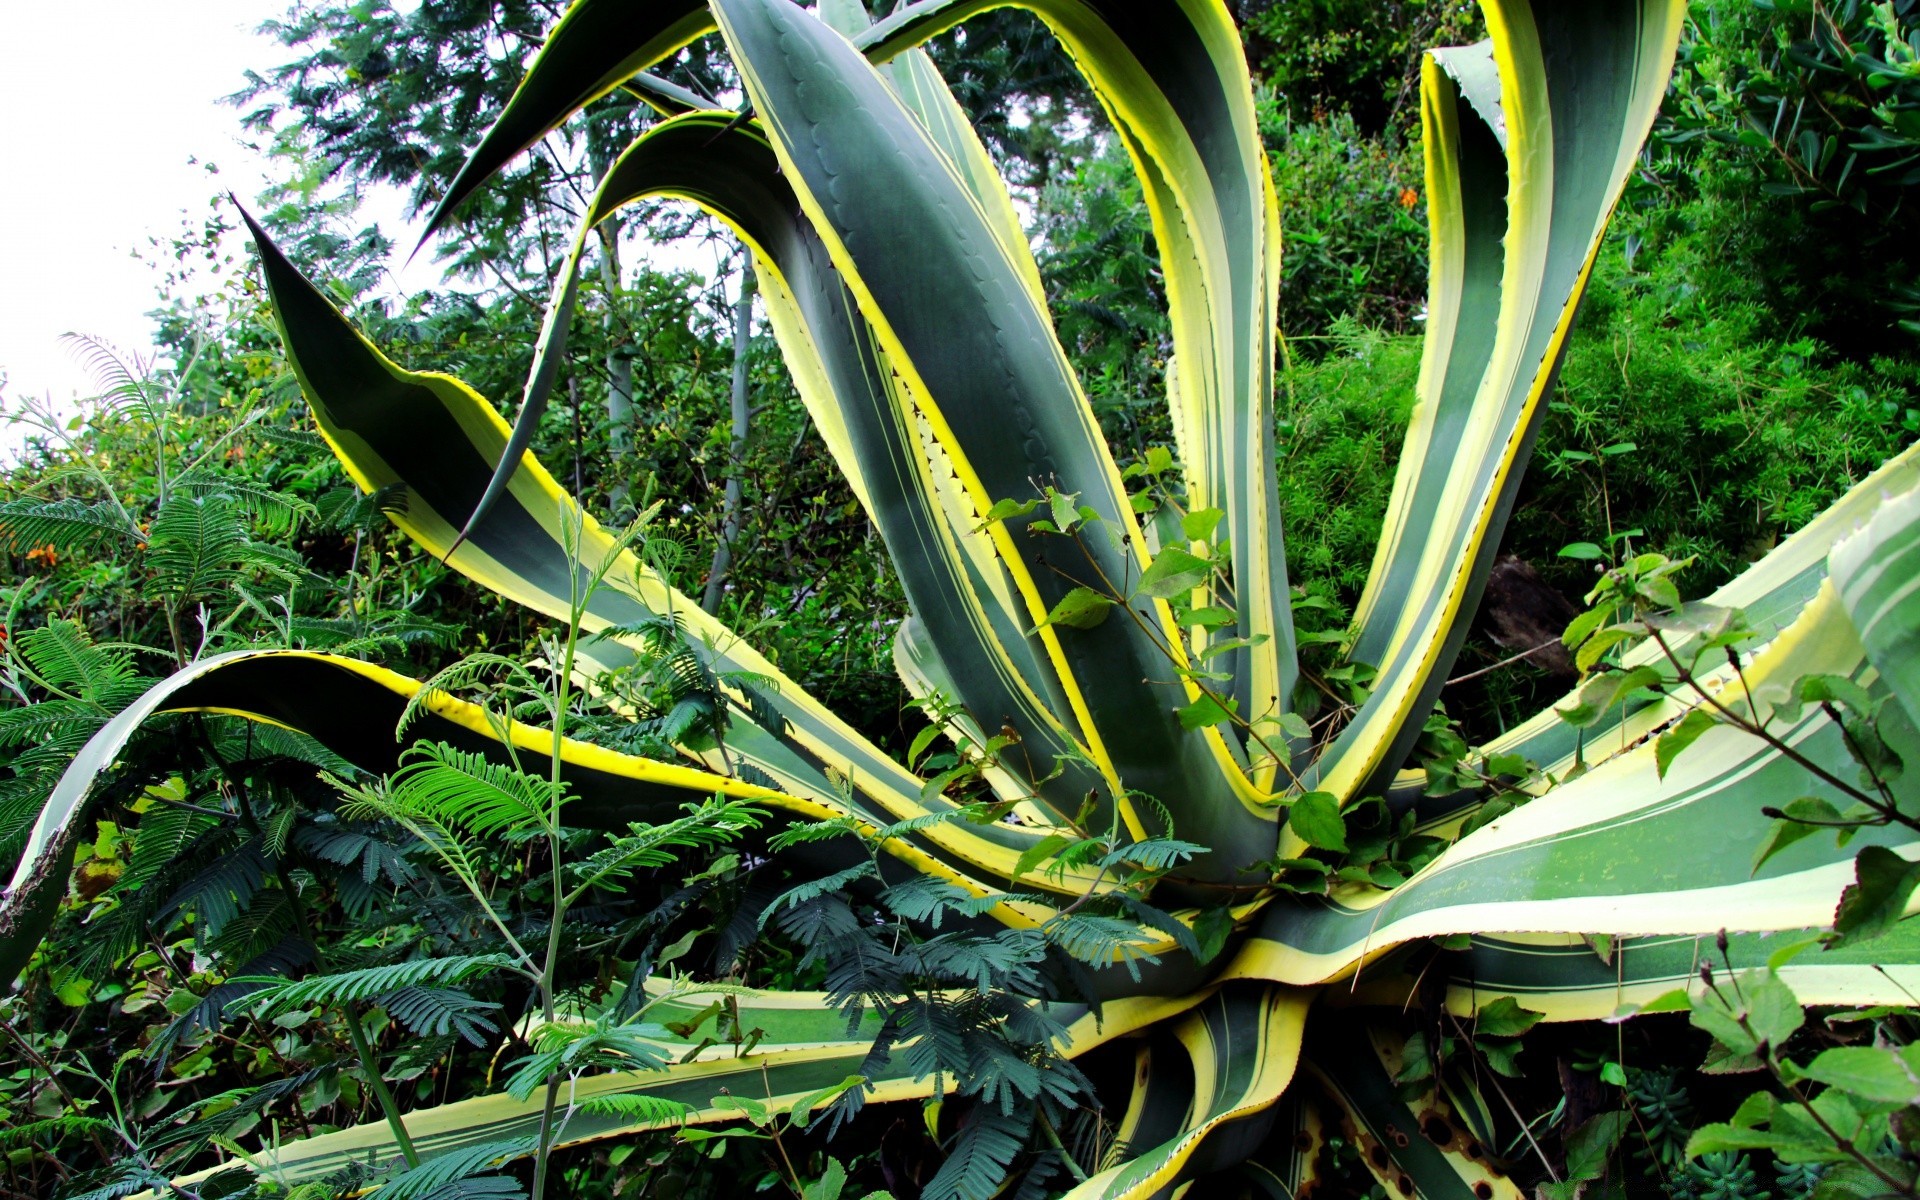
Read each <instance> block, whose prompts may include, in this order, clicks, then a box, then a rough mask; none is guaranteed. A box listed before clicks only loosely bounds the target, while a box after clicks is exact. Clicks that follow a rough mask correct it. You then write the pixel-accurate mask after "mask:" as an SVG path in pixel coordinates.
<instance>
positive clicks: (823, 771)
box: [253, 114, 1092, 890]
mask: <svg viewBox="0 0 1920 1200" xmlns="http://www.w3.org/2000/svg"><path fill="white" fill-rule="evenodd" d="M700 117H701V115H700V114H694V115H693V116H691V117H688V118H683V119H685V120H697V119H700ZM253 232H254V238H255V243H256V245H257V246H258V247H259V249H260V256H261V262H262V265H263V266H264V268H265V270H266V275H267V280H268V287H269V290H270V293H271V295H272V299H273V303H274V316H275V319H276V321H277V322H278V323H279V325H280V328H281V333H282V337H283V339H284V340H285V344H286V347H287V355H288V361H289V363H290V365H291V366H292V367H293V370H294V373H295V374H296V376H298V377H299V379H300V382H301V386H302V388H303V390H304V391H305V393H306V395H307V398H308V402H309V404H310V406H311V407H312V409H313V412H314V416H315V419H316V420H317V421H318V422H319V424H320V427H321V430H322V432H323V433H324V434H325V435H326V437H327V439H328V441H329V443H330V444H331V445H332V446H333V447H334V449H335V452H336V454H338V455H339V457H340V459H341V461H342V462H343V463H344V464H345V466H346V468H347V471H348V473H349V474H350V475H351V476H352V477H353V479H354V481H355V482H356V483H357V484H359V485H360V487H361V488H362V489H363V490H367V491H374V490H377V489H379V488H381V487H385V486H388V485H391V484H403V485H405V487H406V489H407V498H408V500H407V505H406V510H405V511H404V512H395V513H393V514H391V516H392V518H393V520H394V522H395V524H397V525H398V526H399V527H400V528H401V529H402V530H403V531H404V532H405V533H406V534H407V535H408V536H409V537H411V538H412V539H413V540H414V541H415V542H416V543H418V544H419V545H420V546H421V548H423V549H425V550H426V551H428V552H429V553H431V554H434V555H435V556H436V557H444V558H446V559H447V561H448V562H449V564H450V565H452V566H453V567H454V568H455V569H456V570H459V571H460V572H462V573H463V574H465V575H467V576H468V577H469V578H471V579H473V580H474V581H475V582H477V583H480V584H481V585H482V586H484V587H487V588H489V589H490V590H492V591H495V592H498V593H499V594H501V595H503V596H506V597H508V598H509V599H512V600H514V601H516V602H518V603H521V604H524V605H526V606H527V607H529V608H532V609H534V610H535V611H537V612H541V613H545V614H547V615H548V616H552V617H564V616H565V614H566V613H567V612H568V611H569V609H570V607H571V604H572V599H571V597H572V595H573V589H575V588H576V587H579V586H581V584H580V581H581V580H583V579H584V578H585V577H586V574H587V573H588V571H589V570H590V567H589V564H591V565H592V566H594V567H597V566H598V565H599V564H600V563H601V562H603V561H604V560H605V559H606V557H607V556H608V555H609V554H612V553H614V548H613V542H612V539H611V538H610V537H609V536H608V535H607V534H606V533H605V532H604V531H603V530H601V528H600V527H599V525H598V523H596V522H595V521H594V520H593V519H592V518H591V517H589V516H585V515H584V514H582V513H581V512H580V510H579V506H578V505H577V504H576V503H575V502H574V501H573V500H572V499H571V498H570V497H568V496H567V495H566V494H565V493H564V492H562V491H561V489H560V487H559V485H558V484H557V483H555V481H554V479H553V477H552V476H551V475H549V474H548V473H547V472H546V470H545V469H543V468H542V467H541V466H540V465H539V463H538V462H536V461H534V459H533V458H532V457H531V456H527V457H524V458H523V459H522V460H521V462H520V465H519V467H518V469H517V470H516V471H515V472H514V474H513V475H512V476H511V484H510V486H509V488H508V489H507V491H506V492H505V493H504V495H503V496H502V499H501V502H500V503H499V504H498V505H497V506H495V508H494V509H493V511H492V512H490V513H488V514H487V516H486V517H485V518H484V519H483V520H482V521H481V522H480V523H479V524H478V525H477V526H476V527H475V528H474V529H473V531H472V534H471V536H470V537H468V538H467V539H466V540H465V542H464V543H462V544H461V545H459V546H458V547H457V548H454V541H455V538H456V536H457V535H456V533H455V530H456V529H457V528H458V525H457V522H458V521H459V520H460V519H461V518H460V517H458V516H450V514H463V513H467V512H471V511H472V510H473V506H474V503H475V502H476V501H477V500H478V498H479V497H480V495H481V494H482V493H483V492H484V491H485V489H486V488H487V486H488V483H489V480H490V479H491V477H492V473H493V472H492V465H491V464H492V463H493V462H494V461H496V460H497V459H498V457H499V455H500V453H501V450H502V448H503V447H504V445H505V444H506V441H507V437H508V431H507V427H506V423H505V422H504V421H502V420H501V418H500V416H499V414H498V413H497V412H495V411H494V409H493V407H492V406H491V405H490V404H488V403H487V402H486V401H485V400H483V399H482V398H481V397H480V396H479V395H477V394H476V393H475V392H473V391H472V390H471V389H470V388H468V387H466V385H464V384H462V383H461V382H460V381H459V380H456V379H454V378H452V377H450V376H446V375H438V374H432V373H416V372H411V371H407V370H404V369H403V368H401V367H399V366H397V365H395V364H394V363H392V362H391V361H390V360H388V359H387V358H386V357H385V356H384V355H382V354H381V353H380V352H379V351H378V350H377V349H375V348H374V347H373V346H372V345H371V344H369V343H368V342H367V341H366V339H365V338H363V337H362V336H361V335H360V334H359V332H358V331H356V330H355V329H354V328H353V327H352V326H351V325H350V324H348V323H347V321H346V319H345V318H343V317H342V316H340V314H339V313H338V312H336V311H335V310H334V308H333V307H332V305H331V304H329V303H328V302H327V301H326V299H325V297H323V296H322V295H321V294H320V292H319V291H318V290H317V289H315V288H314V286H313V285H312V284H311V283H309V282H308V281H307V280H306V278H305V277H304V276H302V275H301V274H300V273H299V271H298V270H297V269H296V268H295V267H294V266H293V265H292V264H291V263H290V262H288V261H287V259H286V258H285V256H284V255H282V254H281V253H280V252H279V250H278V248H277V247H275V246H274V245H273V242H272V240H271V239H270V238H268V237H267V235H266V233H265V231H264V230H261V229H260V228H259V227H258V226H257V225H256V226H253ZM576 523H578V524H579V527H580V529H581V534H580V539H579V547H578V552H577V553H574V552H570V551H569V550H568V548H567V546H568V541H567V536H566V532H565V531H566V530H567V529H568V528H570V527H571V526H573V525H574V524H576ZM449 551H451V552H450V553H449ZM659 615H671V616H672V617H673V618H674V619H676V620H677V621H678V622H679V623H680V624H681V626H682V627H683V628H684V629H685V630H686V631H687V633H688V636H689V640H690V642H691V643H692V645H693V648H694V649H695V651H696V652H697V653H699V654H701V655H702V656H703V657H704V658H705V659H706V661H707V664H708V666H709V667H710V668H711V669H713V670H714V671H715V672H716V673H717V674H720V675H721V676H722V677H723V678H724V677H726V676H728V675H733V674H747V675H751V676H754V677H757V678H759V679H761V680H764V681H766V684H765V686H764V687H763V689H762V690H763V692H764V693H765V694H766V699H767V702H768V703H767V706H768V707H770V708H771V709H772V710H773V711H774V712H775V713H777V715H778V717H779V718H780V720H781V722H782V723H783V727H781V728H775V729H761V728H759V727H758V726H755V725H753V724H750V723H749V721H747V720H745V719H743V720H741V721H739V722H736V724H735V727H734V729H733V731H732V732H731V733H730V734H729V736H728V744H727V748H726V754H727V755H728V756H731V758H732V759H734V760H737V761H740V762H744V763H745V764H746V765H749V766H751V767H753V768H755V769H756V770H758V771H761V772H763V773H764V774H765V775H766V776H767V777H768V778H771V779H773V780H775V781H776V782H777V784H778V786H779V788H780V790H782V791H785V792H788V793H791V794H794V795H798V796H804V797H807V798H809V799H811V800H813V801H815V802H818V803H820V804H822V805H824V806H826V807H828V808H830V809H837V808H839V807H840V806H842V805H843V804H845V805H848V806H850V809H851V811H852V812H853V813H854V814H855V815H858V816H861V817H863V818H866V819H868V820H870V821H871V822H872V823H873V824H875V825H887V824H891V823H892V822H895V821H899V820H904V819H908V818H912V817H917V816H923V815H926V814H928V813H933V812H951V811H953V807H954V806H953V805H952V804H951V803H950V802H948V801H946V800H945V799H943V798H941V797H937V796H936V797H931V798H929V799H924V800H923V799H922V795H921V793H922V790H923V781H922V780H920V779H919V778H917V777H915V776H914V775H913V774H912V773H910V772H908V771H907V770H905V769H904V768H902V767H901V766H900V765H899V764H897V763H895V762H894V761H893V760H892V759H891V758H890V757H888V756H887V755H886V754H885V753H883V752H882V751H880V750H879V749H878V748H877V747H875V746H874V745H873V744H872V743H871V742H869V741H868V740H867V739H866V738H864V737H862V736H861V735H860V734H859V733H857V732H855V731H854V730H853V729H852V728H851V727H850V726H848V725H847V724H846V723H845V722H844V721H842V720H841V719H840V718H839V717H837V716H836V715H834V714H833V712H832V711H831V710H829V709H827V708H826V706H824V705H822V704H820V703H819V702H818V701H817V700H815V699H814V698H812V697H811V696H809V695H807V693H806V692H805V690H804V689H802V688H801V687H800V686H799V685H798V684H796V683H794V682H793V681H792V680H790V679H788V678H786V677H785V676H784V675H783V674H782V673H781V672H780V670H779V669H778V668H777V667H775V666H774V665H773V664H772V663H771V662H769V661H768V660H767V659H766V658H765V657H763V656H762V655H760V654H758V653H757V652H755V651H754V650H753V649H752V648H751V647H750V646H748V645H747V644H746V643H745V642H744V641H742V640H741V639H740V638H739V637H738V635H736V634H734V633H733V632H732V631H731V630H729V629H727V628H726V627H725V626H724V625H722V624H721V623H720V622H719V621H717V620H715V619H714V618H712V617H709V616H708V615H707V614H705V613H704V612H702V611H701V610H700V608H699V606H698V605H696V604H694V603H693V602H692V601H691V600H689V599H688V598H687V597H685V596H683V595H681V594H680V593H679V592H677V591H676V590H674V589H673V588H672V587H670V586H668V585H667V584H666V583H665V582H664V581H663V580H662V579H660V577H659V576H658V575H657V574H656V573H655V572H654V571H652V570H651V569H650V568H648V567H646V566H645V565H644V564H642V563H641V562H640V561H639V560H638V559H637V558H636V557H634V556H633V555H632V554H630V553H627V552H624V551H623V552H621V554H620V557H619V562H618V565H617V566H616V567H615V568H614V569H613V570H612V571H611V572H610V573H609V575H608V577H607V582H606V583H605V584H603V585H602V586H601V587H600V588H599V589H598V590H597V591H596V592H595V593H594V594H593V597H592V599H591V601H590V603H589V605H588V610H587V613H586V616H585V620H584V622H583V627H584V629H585V630H586V632H588V633H594V632H596V631H600V630H606V629H608V628H610V627H626V626H631V625H634V624H636V623H638V622H641V621H643V620H645V619H646V618H648V617H650V616H659ZM582 657H583V658H584V659H585V660H586V661H587V663H588V665H589V667H597V668H602V669H608V668H615V667H619V666H621V665H624V664H625V663H626V662H628V661H631V655H630V653H629V652H628V651H626V650H624V649H623V648H622V647H621V645H620V642H619V639H618V638H615V639H611V640H606V641H597V642H589V643H587V644H586V645H585V647H584V648H583V654H582ZM707 765H709V766H710V767H719V768H722V769H724V768H725V762H724V761H723V759H722V757H721V755H720V754H719V753H718V752H715V753H714V755H713V756H712V761H710V762H709V763H708V764H707ZM836 778H837V779H839V780H844V781H845V787H844V788H842V787H841V786H839V785H836V784H835V782H834V779H836ZM914 836H915V838H916V839H917V840H919V841H921V842H922V843H923V844H925V845H926V846H927V847H928V848H929V850H930V852H931V853H934V854H936V855H937V856H939V857H941V858H942V859H943V860H945V861H948V862H949V863H950V864H952V865H953V866H954V867H955V868H956V869H959V870H962V871H965V872H970V873H975V874H979V875H982V876H984V877H988V878H1001V879H1004V878H1007V877H1009V876H1010V875H1011V874H1012V872H1013V868H1014V866H1015V865H1016V864H1017V862H1018V859H1019V856H1020V854H1021V852H1022V851H1023V850H1024V849H1025V848H1026V847H1027V846H1029V845H1031V844H1032V843H1033V841H1034V840H1036V838H1037V837H1039V836H1040V833H1039V831H1036V830H1033V829H1030V828H1022V827H1018V826H1013V825H1007V824H994V825H974V824H971V823H968V822H965V821H950V822H944V823H941V824H938V825H935V826H933V827H931V828H928V829H925V830H921V831H918V832H917V833H916V834H915V835H914ZM1054 882H1055V881H1048V884H1046V885H1043V886H1050V885H1051V884H1052V883H1054ZM1057 882H1058V883H1059V884H1060V886H1061V887H1062V888H1063V889H1065V890H1075V889H1079V890H1084V888H1085V887H1086V886H1088V885H1089V884H1090V883H1091V882H1092V879H1091V876H1088V877H1087V878H1085V879H1080V878H1078V876H1077V875H1076V874H1075V873H1073V872H1068V873H1067V874H1066V876H1065V878H1064V879H1063V880H1060V881H1057Z"/></svg>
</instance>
